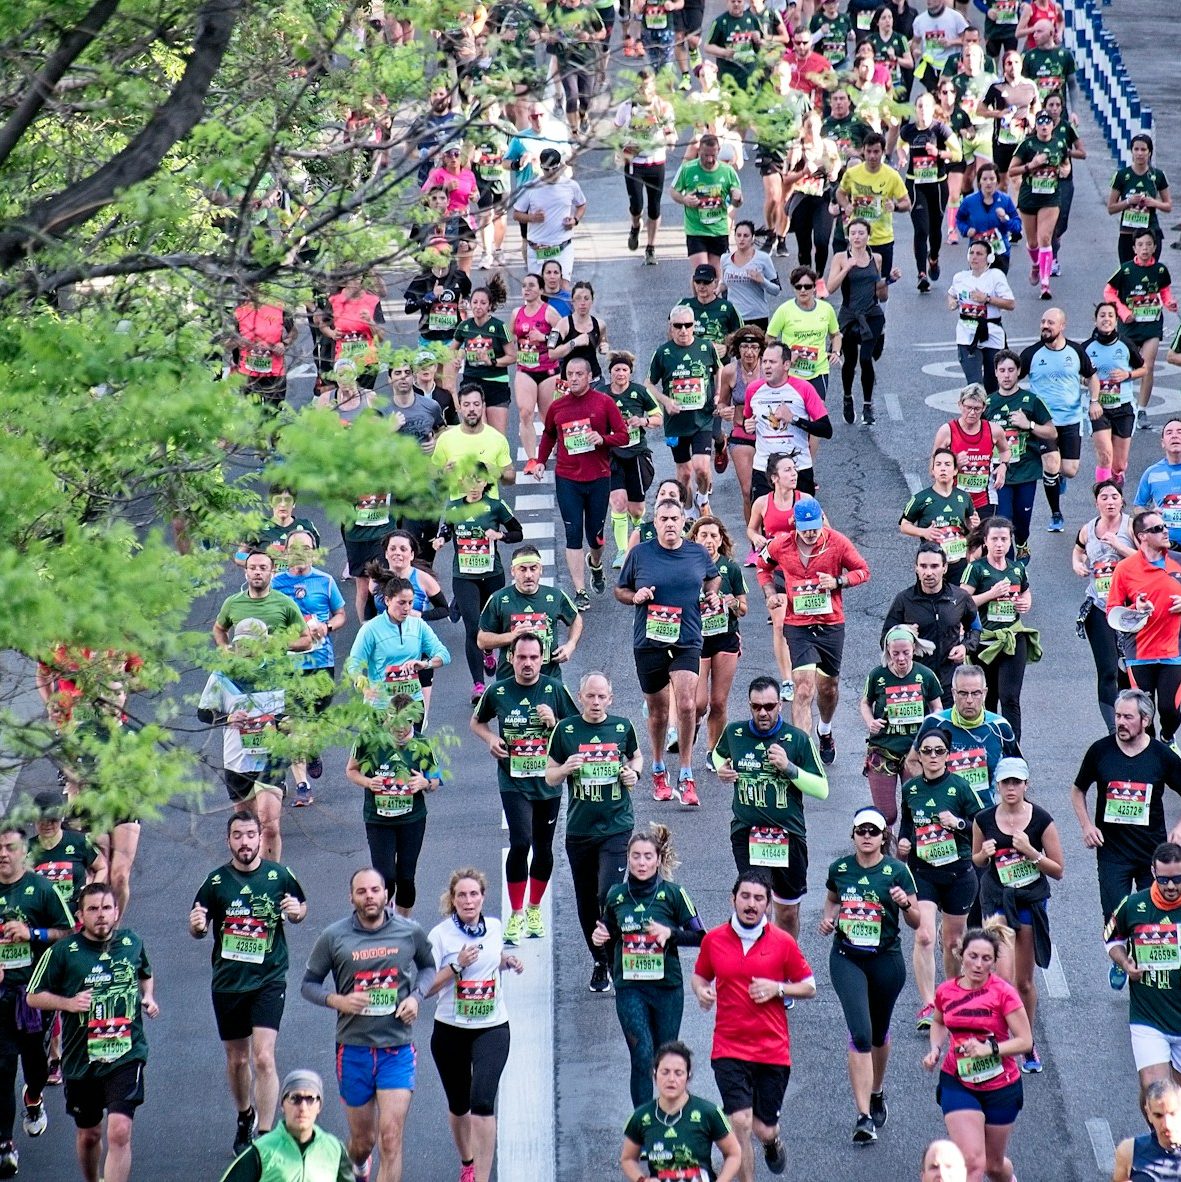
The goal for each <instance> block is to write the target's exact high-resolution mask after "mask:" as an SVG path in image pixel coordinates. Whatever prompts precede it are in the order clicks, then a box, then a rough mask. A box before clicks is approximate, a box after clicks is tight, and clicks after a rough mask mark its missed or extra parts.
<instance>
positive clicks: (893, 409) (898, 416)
mask: <svg viewBox="0 0 1181 1182" xmlns="http://www.w3.org/2000/svg"><path fill="white" fill-rule="evenodd" d="M882 397H883V398H884V399H885V400H886V414H888V415H889V416H890V418H892V419H893V420H894V422H896V423H901V422H902V403H901V402H899V401H898V395H897V394H895V393H894V391H893V390H887V391H886V392H885V393H884V394H883V395H882Z"/></svg>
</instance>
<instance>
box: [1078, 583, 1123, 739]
mask: <svg viewBox="0 0 1181 1182" xmlns="http://www.w3.org/2000/svg"><path fill="white" fill-rule="evenodd" d="M1088 604H1089V606H1088V608H1087V614H1086V616H1085V617H1084V619H1083V631H1084V632H1085V633H1086V634H1087V643H1088V644H1089V645H1090V646H1091V656H1092V657H1093V658H1094V659H1095V680H1096V683H1097V687H1098V693H1099V713H1100V714H1102V715H1103V723H1104V725H1105V726H1106V727H1107V731H1108V733H1109V734H1110V733H1112V732H1114V730H1115V695H1116V694H1117V693H1118V692H1119V690H1120V681H1121V678H1120V669H1119V637H1118V636H1117V635H1116V633H1115V631H1114V629H1113V628H1112V627H1111V625H1110V624H1109V623H1108V622H1107V616H1106V615H1105V614H1104V613H1103V611H1102V609H1101V608H1099V607H1098V606H1097V605H1096V604H1095V603H1093V602H1091V601H1088ZM1123 680H1125V681H1126V678H1124V679H1123Z"/></svg>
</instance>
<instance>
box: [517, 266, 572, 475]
mask: <svg viewBox="0 0 1181 1182" xmlns="http://www.w3.org/2000/svg"><path fill="white" fill-rule="evenodd" d="M521 299H522V300H523V303H522V304H521V306H520V307H519V308H518V309H517V310H516V311H515V312H514V313H513V319H512V323H511V325H510V327H511V329H512V334H513V336H514V338H516V342H517V369H516V376H515V378H514V379H513V391H514V394H515V396H516V402H517V425H518V427H519V429H520V433H521V446H522V447H523V448H524V449H525V470H524V471H525V475H526V476H531V475H533V470H534V466H535V465H536V463H537V428H536V427H535V426H534V425H533V416H534V415H535V414H538V413H540V415H541V417H542V418H543V419H544V418H545V415H546V412H547V411H548V410H549V408H550V403H551V402H553V400H554V387H555V386H556V385H557V381H558V366H557V363H556V361H555V360H554V358H552V357H551V356H550V354H549V345H548V344H547V343H546V342H547V339H548V337H549V335H550V333H551V332H552V331H553V330H554V329H555V328H556V327H557V325H558V322H559V321H560V320H561V319H562V318H561V316H560V315H559V314H558V311H557V309H556V308H554V307H553V306H552V305H550V304H547V303H545V301H544V300H542V298H541V276H540V275H526V276H525V277H524V278H523V279H522V280H521Z"/></svg>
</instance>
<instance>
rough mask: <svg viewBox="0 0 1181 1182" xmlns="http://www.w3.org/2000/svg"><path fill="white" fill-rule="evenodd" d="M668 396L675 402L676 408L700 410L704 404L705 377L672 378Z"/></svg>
mask: <svg viewBox="0 0 1181 1182" xmlns="http://www.w3.org/2000/svg"><path fill="white" fill-rule="evenodd" d="M669 396H670V397H671V398H672V400H673V402H675V403H676V404H677V409H678V410H701V408H702V407H703V406H705V379H704V378H700V377H688V378H673V379H672V382H671V387H670V389H669Z"/></svg>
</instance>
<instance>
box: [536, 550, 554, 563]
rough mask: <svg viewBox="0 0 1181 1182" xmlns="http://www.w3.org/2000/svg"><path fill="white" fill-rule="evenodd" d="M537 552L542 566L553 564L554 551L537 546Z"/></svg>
mask: <svg viewBox="0 0 1181 1182" xmlns="http://www.w3.org/2000/svg"><path fill="white" fill-rule="evenodd" d="M537 553H538V554H539V555H540V556H541V565H542V566H553V565H554V552H553V551H552V550H542V549H541V548H540V547H538V549H537Z"/></svg>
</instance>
